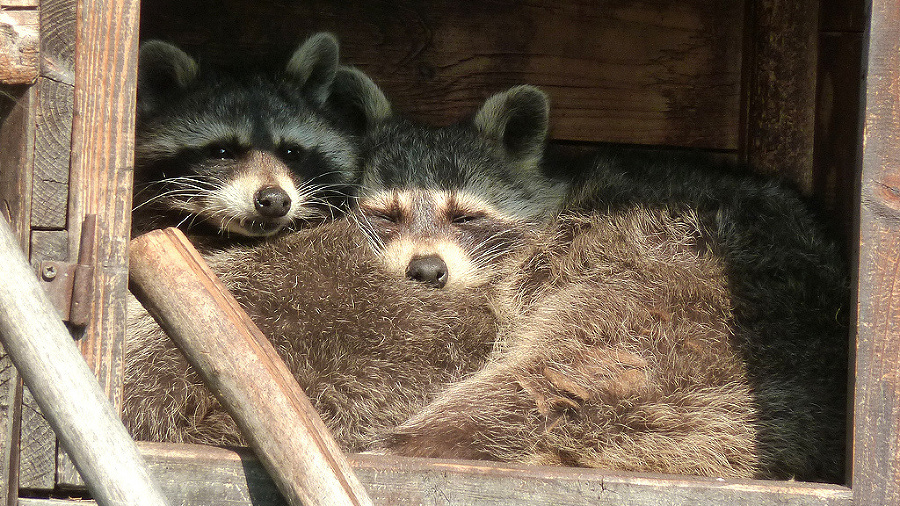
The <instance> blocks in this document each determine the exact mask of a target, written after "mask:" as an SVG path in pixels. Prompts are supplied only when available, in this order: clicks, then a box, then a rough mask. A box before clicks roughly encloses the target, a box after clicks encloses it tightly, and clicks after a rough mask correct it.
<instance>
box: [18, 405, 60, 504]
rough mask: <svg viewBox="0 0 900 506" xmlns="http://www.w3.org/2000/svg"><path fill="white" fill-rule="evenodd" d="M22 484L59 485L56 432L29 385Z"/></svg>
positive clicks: (41, 488) (28, 486) (36, 486)
mask: <svg viewBox="0 0 900 506" xmlns="http://www.w3.org/2000/svg"><path fill="white" fill-rule="evenodd" d="M19 446H20V450H19V451H20V457H19V487H20V488H22V489H28V490H37V491H50V490H53V489H54V488H55V487H56V434H54V433H53V429H51V428H50V424H49V423H48V422H47V419H46V418H45V417H44V414H43V413H41V408H40V407H38V404H37V401H35V400H34V397H33V396H32V395H31V391H29V390H28V389H27V388H26V389H25V393H24V396H23V399H22V434H21V438H20V440H19Z"/></svg>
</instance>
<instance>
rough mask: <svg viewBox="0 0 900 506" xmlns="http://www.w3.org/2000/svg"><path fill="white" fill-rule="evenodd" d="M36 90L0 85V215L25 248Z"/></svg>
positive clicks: (26, 245) (29, 203)
mask: <svg viewBox="0 0 900 506" xmlns="http://www.w3.org/2000/svg"><path fill="white" fill-rule="evenodd" d="M36 100H37V90H35V89H34V87H29V88H9V87H0V146H2V149H0V215H2V216H4V217H6V219H7V220H9V223H10V225H12V227H13V229H14V230H16V231H17V233H18V234H19V238H20V245H21V246H22V248H23V249H24V250H25V251H28V230H29V227H28V224H29V221H30V219H31V199H30V198H28V197H29V196H30V195H31V167H32V165H33V158H32V153H33V152H34V113H35V103H36Z"/></svg>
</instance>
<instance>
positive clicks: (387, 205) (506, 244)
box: [357, 86, 563, 287]
mask: <svg viewBox="0 0 900 506" xmlns="http://www.w3.org/2000/svg"><path fill="white" fill-rule="evenodd" d="M547 111H548V106H547V99H546V96H545V95H544V94H543V93H542V92H540V91H539V90H537V89H536V88H533V87H530V86H522V87H517V88H513V89H511V90H509V91H507V92H505V93H501V94H498V95H495V96H494V97H491V98H490V99H488V101H487V102H485V104H484V106H482V108H481V109H480V110H479V111H478V112H477V113H476V114H475V116H474V117H473V119H472V120H470V121H466V122H462V123H459V124H457V125H452V126H448V127H442V128H433V127H426V126H421V125H416V124H413V123H411V122H408V121H404V120H402V119H399V118H392V119H390V120H387V121H382V122H381V123H379V124H378V125H376V126H375V127H374V128H372V129H371V130H370V132H369V133H368V134H367V136H366V140H365V142H364V143H363V149H362V153H363V155H362V156H363V161H362V163H361V173H360V175H359V176H358V195H357V196H358V204H359V208H360V211H361V212H362V214H363V217H364V218H365V220H364V226H365V228H366V229H367V231H368V232H369V235H370V237H372V238H373V240H372V242H373V247H374V248H375V249H376V250H377V251H378V252H379V253H380V254H381V256H382V258H383V259H384V261H385V264H386V265H387V266H388V267H389V268H390V269H391V270H393V271H394V272H396V273H397V274H399V275H401V276H405V277H408V278H410V279H414V280H418V281H421V282H424V283H426V284H428V285H431V286H434V287H443V286H454V285H477V284H480V283H484V282H487V281H488V280H490V279H491V278H492V276H493V275H494V274H495V273H496V272H497V269H498V265H497V263H498V261H499V260H500V259H501V258H502V257H504V256H506V255H508V254H510V253H512V252H514V251H515V250H516V249H517V248H518V246H519V245H520V244H521V242H522V240H523V239H524V237H526V236H527V235H528V231H529V229H530V228H529V225H528V224H529V223H531V222H535V221H541V220H544V219H546V218H549V216H550V215H551V214H552V213H553V212H554V211H555V210H556V209H557V207H558V206H559V205H560V202H561V200H562V195H563V192H562V187H561V185H558V184H557V183H555V182H554V181H552V180H550V179H548V178H546V177H545V176H544V175H543V174H542V172H541V169H540V167H539V161H540V156H541V152H542V148H543V143H544V138H545V136H546V131H547V114H548V112H547Z"/></svg>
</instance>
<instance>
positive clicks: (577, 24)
mask: <svg viewBox="0 0 900 506" xmlns="http://www.w3.org/2000/svg"><path fill="white" fill-rule="evenodd" d="M203 5H208V4H204V3H199V4H198V3H194V2H181V1H177V0H144V1H143V2H142V13H141V22H142V38H143V39H148V38H164V39H168V40H170V41H173V42H176V43H179V44H181V45H182V46H183V47H184V48H186V49H188V50H190V51H200V50H203V51H205V52H206V53H207V54H208V55H209V57H210V59H212V60H219V61H226V62H233V61H235V60H239V59H241V58H242V57H244V56H246V55H247V54H251V55H255V56H256V58H259V56H260V55H270V56H272V57H276V58H277V59H282V58H283V59H285V61H286V58H287V56H288V54H289V53H290V51H292V50H293V49H294V48H295V47H296V45H297V44H298V43H299V42H300V41H301V40H302V39H303V38H305V37H306V36H308V35H309V34H311V33H313V32H316V31H323V30H328V31H332V32H334V33H336V34H337V35H338V37H339V39H340V41H341V50H342V57H343V61H345V62H347V63H351V64H354V65H357V66H359V67H360V68H362V69H363V70H364V71H365V72H367V73H368V74H369V75H370V76H372V77H373V78H374V79H375V81H376V82H378V83H379V84H380V85H381V86H382V87H383V88H384V89H385V91H386V93H387V94H388V96H389V97H390V98H391V99H392V100H393V102H394V104H395V105H396V106H397V108H398V109H399V110H401V111H405V112H407V113H409V114H410V115H411V116H413V117H416V118H419V119H422V120H425V121H428V122H434V123H442V124H443V123H448V122H450V121H452V120H454V119H457V118H460V117H461V116H463V115H466V114H468V113H470V112H472V111H473V110H474V109H475V108H476V107H477V106H478V105H479V104H480V103H481V102H482V101H483V100H484V99H485V98H486V97H487V96H489V95H490V94H492V93H494V92H497V91H500V90H502V89H505V88H507V87H509V86H511V85H515V84H522V83H530V84H535V85H538V86H541V87H542V88H543V89H544V90H546V91H547V92H548V93H549V94H550V97H551V100H552V107H553V108H552V125H553V126H552V132H551V134H552V136H553V137H554V138H556V139H562V140H578V141H609V142H626V143H642V144H661V145H678V146H695V147H702V148H713V149H736V148H737V145H738V130H739V127H738V122H739V115H740V114H739V109H740V80H741V77H740V72H741V47H742V39H741V37H742V21H743V2H740V1H738V2H718V1H715V0H680V1H679V0H657V1H652V2H627V1H620V0H615V1H602V2H594V1H588V0H564V1H559V0H538V1H532V2H514V1H511V0H501V1H490V2H472V1H469V2H437V1H386V2H342V1H338V0H315V1H310V2H290V3H288V2H280V1H276V0H262V1H256V0H226V1H224V2H220V3H218V4H216V8H215V9H204V8H203V7H202V6H203Z"/></svg>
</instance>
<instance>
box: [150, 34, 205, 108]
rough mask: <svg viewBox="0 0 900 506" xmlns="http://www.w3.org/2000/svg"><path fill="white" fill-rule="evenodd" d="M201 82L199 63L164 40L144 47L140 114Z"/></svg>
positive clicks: (152, 42)
mask: <svg viewBox="0 0 900 506" xmlns="http://www.w3.org/2000/svg"><path fill="white" fill-rule="evenodd" d="M196 79H197V62H196V61H194V59H193V58H191V57H190V56H189V55H188V54H187V53H185V52H184V51H182V50H181V49H178V48H177V47H175V46H173V45H172V44H169V43H168V42H163V41H161V40H150V41H147V42H144V43H143V44H141V49H140V53H139V54H138V85H137V96H138V112H139V113H148V112H150V111H152V110H154V109H155V108H156V107H157V106H158V105H159V103H160V102H161V101H163V100H165V98H166V97H167V96H169V95H171V94H172V93H175V92H177V91H178V90H181V89H184V88H186V87H187V86H189V85H190V84H191V83H193V82H194V80H196Z"/></svg>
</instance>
